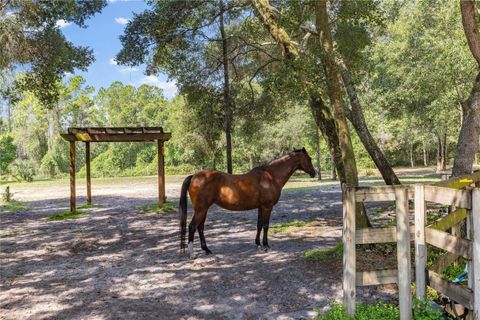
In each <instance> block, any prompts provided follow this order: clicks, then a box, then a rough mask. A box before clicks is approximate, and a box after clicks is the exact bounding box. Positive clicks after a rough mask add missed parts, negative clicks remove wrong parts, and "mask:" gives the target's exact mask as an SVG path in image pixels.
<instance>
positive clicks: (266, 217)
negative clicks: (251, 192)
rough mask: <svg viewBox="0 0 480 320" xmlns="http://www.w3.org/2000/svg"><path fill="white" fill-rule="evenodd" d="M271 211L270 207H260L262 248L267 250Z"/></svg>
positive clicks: (268, 247)
mask: <svg viewBox="0 0 480 320" xmlns="http://www.w3.org/2000/svg"><path fill="white" fill-rule="evenodd" d="M271 213H272V208H263V209H262V227H263V241H262V244H263V250H265V251H268V249H270V246H269V245H268V226H269V224H270V214H271Z"/></svg>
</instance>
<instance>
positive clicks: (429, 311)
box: [315, 299, 442, 320]
mask: <svg viewBox="0 0 480 320" xmlns="http://www.w3.org/2000/svg"><path fill="white" fill-rule="evenodd" d="M315 311H317V312H319V309H318V308H316V309H315ZM399 318H400V311H399V309H398V307H397V306H395V305H393V304H387V303H382V302H379V303H372V304H369V303H359V304H357V307H356V312H355V315H354V317H353V319H354V320H386V319H388V320H394V319H399ZM413 319H415V320H439V319H442V312H441V311H440V310H437V309H434V308H433V307H432V305H431V301H429V300H426V301H420V300H417V299H415V300H414V303H413ZM316 320H352V318H350V317H349V316H348V315H347V313H346V312H345V308H344V307H343V305H342V304H340V303H332V304H331V307H330V310H329V311H328V312H327V313H324V314H320V315H318V317H317V318H316Z"/></svg>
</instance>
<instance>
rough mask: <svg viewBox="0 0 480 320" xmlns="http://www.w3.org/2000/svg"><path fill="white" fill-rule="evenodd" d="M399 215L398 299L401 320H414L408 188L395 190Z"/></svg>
mask: <svg viewBox="0 0 480 320" xmlns="http://www.w3.org/2000/svg"><path fill="white" fill-rule="evenodd" d="M395 199H396V200H395V202H396V203H395V205H396V215H397V264H398V299H399V303H398V304H399V309H400V320H411V319H412V295H411V292H410V284H411V282H412V281H411V271H410V268H411V265H410V260H411V258H410V228H409V208H408V188H399V189H396V190H395Z"/></svg>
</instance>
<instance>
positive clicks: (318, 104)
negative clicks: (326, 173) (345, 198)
mask: <svg viewBox="0 0 480 320" xmlns="http://www.w3.org/2000/svg"><path fill="white" fill-rule="evenodd" d="M310 109H311V110H312V113H313V118H314V119H315V122H316V124H317V127H318V128H319V129H320V131H321V132H322V134H323V136H324V137H325V140H327V144H328V148H329V150H330V154H331V155H332V159H333V163H334V164H335V167H336V168H337V171H336V173H337V172H338V176H339V179H340V183H342V184H344V183H346V178H345V168H344V166H343V160H342V151H341V150H340V144H339V141H338V135H337V127H336V124H335V119H334V118H333V115H332V114H331V113H330V110H328V107H327V106H326V105H325V103H324V102H323V100H322V99H321V98H320V97H319V96H318V95H317V96H316V95H313V94H311V95H310ZM335 180H336V179H335Z"/></svg>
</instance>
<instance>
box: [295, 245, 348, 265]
mask: <svg viewBox="0 0 480 320" xmlns="http://www.w3.org/2000/svg"><path fill="white" fill-rule="evenodd" d="M342 253H343V244H342V242H341V241H339V242H338V243H337V245H336V246H335V247H331V248H322V249H312V250H307V251H305V252H304V253H303V255H304V256H305V257H306V258H307V259H309V260H312V261H323V260H326V259H330V258H338V257H341V256H342Z"/></svg>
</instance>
